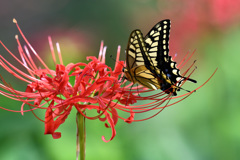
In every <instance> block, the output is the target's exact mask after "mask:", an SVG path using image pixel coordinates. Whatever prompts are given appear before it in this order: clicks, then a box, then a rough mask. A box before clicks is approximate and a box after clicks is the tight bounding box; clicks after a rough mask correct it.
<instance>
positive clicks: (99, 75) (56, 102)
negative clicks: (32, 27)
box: [0, 20, 215, 142]
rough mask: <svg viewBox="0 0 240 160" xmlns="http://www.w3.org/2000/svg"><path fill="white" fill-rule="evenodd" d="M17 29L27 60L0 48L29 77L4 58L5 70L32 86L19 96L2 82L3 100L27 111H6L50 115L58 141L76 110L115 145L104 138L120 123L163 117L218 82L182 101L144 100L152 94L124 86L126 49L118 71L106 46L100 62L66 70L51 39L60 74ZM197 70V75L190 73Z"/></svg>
mask: <svg viewBox="0 0 240 160" xmlns="http://www.w3.org/2000/svg"><path fill="white" fill-rule="evenodd" d="M14 23H16V25H17V28H18V30H19V32H20V34H21V36H22V38H23V39H24V41H25V43H26V44H27V45H26V46H23V47H22V45H21V44H20V41H19V39H18V36H16V37H15V38H16V40H17V43H18V51H19V54H20V57H21V59H18V58H17V57H16V56H15V55H14V54H13V53H12V52H11V51H10V50H9V49H8V48H7V47H6V46H5V45H4V44H3V43H2V42H1V41H0V43H1V45H2V46H3V47H4V48H5V49H6V51H7V52H8V53H9V54H10V55H11V56H12V57H13V58H14V59H16V61H17V62H18V63H19V64H20V65H22V66H23V67H24V68H25V69H26V71H27V72H28V74H27V73H25V72H23V71H21V70H20V69H18V68H16V67H15V66H14V65H12V64H11V63H10V62H8V61H7V60H6V59H5V58H4V57H3V56H2V55H0V65H1V66H2V67H3V68H4V69H5V70H6V71H8V72H9V73H10V74H12V75H13V76H15V77H16V78H17V79H20V80H22V81H24V82H26V83H27V88H26V90H25V91H18V90H16V89H14V88H13V87H12V86H11V85H10V84H8V83H7V82H6V81H5V80H4V79H3V77H2V76H1V81H2V83H0V87H1V88H2V90H0V94H2V95H4V96H6V97H8V98H10V99H13V100H17V101H21V102H22V105H21V108H20V109H19V110H9V109H6V108H3V107H0V108H2V109H5V110H7V111H12V112H20V113H21V114H24V112H29V111H32V112H33V113H34V111H35V110H37V109H38V110H39V109H44V110H46V112H45V120H42V121H43V122H44V123H45V134H52V136H53V138H55V139H57V138H60V137H61V133H60V132H56V130H57V129H58V127H59V126H60V125H61V124H62V123H64V121H65V120H66V119H67V117H68V115H69V114H70V112H71V110H72V108H73V107H75V108H76V109H77V111H78V112H79V113H80V114H82V115H83V116H84V117H85V118H87V119H91V120H94V119H99V120H100V121H103V122H106V121H107V123H105V126H106V127H107V128H111V129H112V136H111V138H110V139H109V140H106V139H105V137H104V136H103V137H102V139H103V141H105V142H108V141H110V140H112V139H113V138H114V137H115V135H116V130H115V125H116V124H117V122H118V119H119V118H120V119H123V120H124V121H125V122H127V123H131V122H134V121H142V120H146V119H150V118H152V117H154V116H156V115H157V114H159V113H160V112H161V111H162V110H163V109H164V108H165V107H168V106H171V105H174V104H176V103H178V102H180V101H182V100H183V99H185V98H187V97H188V96H189V95H191V94H192V93H193V92H194V91H195V90H197V89H199V88H201V87H202V86H203V85H204V84H206V83H207V82H208V81H209V79H210V78H211V77H212V76H213V75H212V76H211V77H210V78H209V79H208V80H207V81H206V82H205V83H204V84H203V85H201V86H200V87H198V88H196V89H195V90H193V91H191V92H188V93H186V94H183V95H180V96H175V97H172V95H171V94H166V92H165V91H161V92H159V93H157V94H152V95H148V96H145V97H143V96H139V93H143V94H145V93H148V94H149V92H151V91H152V90H150V89H148V88H144V87H142V86H137V87H132V84H131V83H130V84H127V82H126V80H125V81H124V82H121V80H119V78H120V77H121V76H123V75H122V74H123V72H122V69H123V66H124V62H123V61H119V56H120V47H119V48H118V52H117V59H116V64H115V68H114V70H112V69H111V68H110V67H108V66H107V65H106V64H105V53H106V47H104V46H103V43H101V47H100V52H99V57H98V58H96V57H92V56H91V57H87V60H90V62H89V63H88V64H86V63H81V62H79V63H76V64H73V63H70V64H68V65H66V66H65V65H63V61H62V58H61V52H60V47H59V44H58V43H57V51H58V57H59V61H60V64H57V62H56V61H57V60H56V57H55V53H54V47H53V44H52V40H51V38H50V37H49V38H48V40H49V44H50V49H51V53H52V58H53V61H54V63H55V66H56V69H55V70H52V69H49V68H48V66H47V65H46V64H45V63H44V61H43V60H42V59H41V58H40V57H39V55H38V54H37V52H36V51H35V50H34V49H33V47H32V46H31V45H30V43H29V42H28V40H27V39H26V37H25V36H24V35H23V33H22V31H21V29H20V28H19V26H18V24H17V22H16V20H14ZM32 55H34V56H36V58H37V59H38V61H39V62H40V63H41V64H42V65H43V66H44V68H43V69H41V68H38V67H37V65H36V62H34V61H33V58H32ZM192 55H193V54H192ZM192 55H191V56H192ZM191 56H189V58H188V59H187V60H185V59H186V58H184V59H183V61H182V62H181V63H180V65H179V66H178V68H182V67H183V66H184V65H185V64H186V63H187V62H188V61H189V59H190V58H191ZM193 66H194V63H193V64H192V65H191V66H190V67H189V68H188V69H187V70H186V71H185V72H184V73H183V74H182V75H183V76H185V77H190V75H191V74H192V73H193V72H194V70H195V69H192V67H193ZM191 69H192V71H190V70H191ZM214 73H215V72H214ZM70 77H71V78H73V79H74V82H73V83H71V82H70V80H69V79H70ZM186 80H187V79H185V80H184V81H183V83H182V84H181V86H182V85H183V84H184V83H185V81H186ZM172 99H176V101H174V102H173V103H170V100H172ZM144 100H151V102H150V103H149V102H147V103H145V104H142V105H135V106H133V105H130V104H134V103H136V102H139V101H144ZM26 105H27V106H29V107H30V109H25V106H26ZM87 110H96V111H97V113H96V115H95V116H87V115H86V111H87ZM151 110H156V113H155V114H153V115H152V116H150V117H147V118H143V119H139V120H135V119H134V115H135V114H136V113H143V112H147V111H151ZM119 111H124V112H128V113H129V114H130V116H129V117H127V118H124V117H121V116H119ZM34 115H35V113H34ZM35 116H36V115H35ZM36 117H37V116H36ZM37 118H39V117H37ZM39 119H40V118H39Z"/></svg>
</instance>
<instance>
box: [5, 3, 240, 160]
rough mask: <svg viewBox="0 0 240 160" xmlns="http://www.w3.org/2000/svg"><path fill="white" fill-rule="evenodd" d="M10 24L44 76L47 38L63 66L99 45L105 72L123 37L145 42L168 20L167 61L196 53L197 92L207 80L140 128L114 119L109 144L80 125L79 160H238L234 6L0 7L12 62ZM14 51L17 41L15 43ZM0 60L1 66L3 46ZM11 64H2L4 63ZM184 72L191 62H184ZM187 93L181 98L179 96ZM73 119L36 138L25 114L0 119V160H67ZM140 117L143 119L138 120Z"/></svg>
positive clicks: (238, 29)
mask: <svg viewBox="0 0 240 160" xmlns="http://www.w3.org/2000/svg"><path fill="white" fill-rule="evenodd" d="M13 18H16V19H17V20H18V23H19V25H20V27H21V29H22V30H23V32H24V34H25V36H26V37H27V38H28V39H29V41H30V43H31V44H32V46H33V47H34V48H35V49H36V51H37V52H38V54H39V55H40V56H41V57H42V58H43V59H44V60H45V61H46V63H47V64H48V65H49V66H50V67H53V63H52V61H51V58H50V49H49V45H48V40H47V36H49V35H50V36H51V37H52V39H53V42H54V43H56V42H59V43H60V47H61V51H62V55H63V58H64V63H65V64H67V63H70V62H73V63H76V62H86V59H85V57H86V56H88V55H94V56H97V55H98V51H99V46H100V41H101V40H104V43H105V45H107V47H108V49H107V58H108V60H107V64H108V65H110V66H112V67H113V66H114V63H115V62H114V61H113V60H111V59H110V55H113V56H115V55H116V51H117V46H118V45H121V47H122V50H121V60H124V59H125V54H124V50H125V48H126V45H127V42H128V38H129V35H130V33H131V31H132V30H134V29H141V30H142V32H143V33H144V34H146V33H148V31H149V30H150V29H151V28H152V27H153V26H154V25H155V24H156V23H157V22H159V21H160V20H163V19H171V21H172V26H171V36H170V55H174V54H175V53H177V56H178V58H177V59H176V60H177V61H178V62H179V61H180V60H181V58H182V57H183V56H184V55H185V54H186V53H187V52H188V51H189V52H193V51H194V50H195V49H196V52H195V55H194V56H193V58H192V61H193V60H197V63H196V65H197V70H196V71H195V73H194V74H193V75H192V78H193V79H196V80H197V81H198V83H197V84H191V83H189V84H185V87H184V88H185V89H188V90H191V89H194V88H197V87H198V86H200V85H201V84H203V83H204V82H205V81H206V80H207V79H208V78H209V77H210V76H211V74H212V73H213V72H214V70H215V69H216V68H217V67H218V71H217V73H216V74H215V75H214V77H213V78H212V79H211V80H210V81H209V82H208V83H207V84H206V85H205V86H204V87H202V88H201V89H200V90H198V91H197V92H196V93H194V94H192V95H191V96H190V97H189V98H187V99H186V100H184V101H182V102H181V103H178V104H176V105H174V106H172V107H169V108H167V109H165V110H164V111H163V112H162V113H161V114H159V115H158V116H157V117H154V118H152V119H150V120H147V121H142V122H136V123H132V124H127V123H124V122H122V121H121V120H120V121H119V122H118V124H117V126H116V131H117V135H116V137H115V138H114V139H113V140H112V141H111V142H109V143H105V142H103V141H102V140H101V136H102V135H105V136H106V138H107V139H108V137H110V135H111V130H110V129H106V128H105V127H104V123H102V122H99V121H90V120H87V150H86V158H87V160H96V159H97V160H103V159H106V160H110V159H114V160H123V159H124V160H149V159H151V160H160V159H162V160H182V159H184V160H203V159H204V160H225V159H231V160H235V159H240V152H239V150H240V129H239V122H240V108H239V106H238V105H239V102H240V101H239V95H240V91H239V88H240V83H239V78H240V75H239V68H240V63H239V58H240V45H239V44H240V0H194V1H192V0H182V1H178V0H121V1H110V0H101V1H93V0H88V1H83V0H68V1H67V0H65V1H61V0H58V1H57V0H48V1H36V0H31V1H30V0H27V1H24V2H20V1H18V0H12V1H4V2H3V1H1V2H0V21H1V23H0V40H2V41H3V43H4V44H5V45H6V46H7V47H8V48H10V49H11V51H12V52H14V53H16V54H18V53H17V44H16V41H15V38H14V36H15V34H19V33H18V31H17V29H16V26H15V24H13V23H12V19H13ZM22 42H23V41H22ZM0 54H1V55H3V56H4V57H6V58H8V54H7V52H6V51H5V49H4V48H3V47H0ZM11 60H12V58H10V57H9V61H11ZM190 63H191V62H190ZM0 73H1V75H2V76H3V77H4V78H5V79H6V80H9V82H10V83H11V84H12V85H13V86H15V87H16V88H17V89H20V90H23V91H24V90H25V87H26V86H24V85H22V84H21V83H19V80H17V79H12V78H11V77H10V76H9V74H7V73H6V72H5V71H3V68H0ZM184 93H186V92H184V91H181V93H180V94H184ZM20 105H21V103H18V102H14V101H11V100H10V101H9V100H8V99H6V98H5V97H3V96H1V97H0V106H1V107H5V108H8V107H12V108H15V109H16V110H19V109H20ZM75 115H76V110H75V109H74V110H73V111H72V113H71V115H70V117H69V118H68V119H67V120H66V122H65V123H64V124H62V126H61V127H60V128H59V129H58V130H57V131H60V132H62V138H60V139H57V140H54V139H52V137H51V135H44V123H42V122H40V121H39V120H38V119H36V118H35V117H34V115H33V114H32V113H30V112H29V113H26V114H24V116H22V115H21V114H20V113H12V112H7V111H5V110H0V160H32V159H35V160H66V159H75V157H76V156H75V153H76V148H75V147H76V136H75V135H76V124H75ZM143 116H144V115H143Z"/></svg>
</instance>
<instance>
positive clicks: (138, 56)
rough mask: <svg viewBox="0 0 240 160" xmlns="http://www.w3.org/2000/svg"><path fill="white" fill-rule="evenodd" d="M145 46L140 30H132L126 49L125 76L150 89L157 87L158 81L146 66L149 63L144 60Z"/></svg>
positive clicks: (158, 86)
mask: <svg viewBox="0 0 240 160" xmlns="http://www.w3.org/2000/svg"><path fill="white" fill-rule="evenodd" d="M147 55H148V54H147V51H146V46H145V42H144V38H143V35H142V32H141V31H140V30H134V31H133V32H132V33H131V35H130V38H129V41H128V46H127V49H126V69H125V70H124V73H125V76H126V78H127V79H128V80H129V81H132V82H133V83H136V82H137V83H139V84H141V85H143V86H145V87H147V88H150V89H159V88H160V83H159V81H158V79H157V78H156V76H155V75H154V74H153V73H152V72H151V71H150V70H149V69H148V68H147V67H146V66H147V65H151V64H150V62H146V59H148V58H149V57H147Z"/></svg>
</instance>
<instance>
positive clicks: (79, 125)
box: [76, 112, 86, 160]
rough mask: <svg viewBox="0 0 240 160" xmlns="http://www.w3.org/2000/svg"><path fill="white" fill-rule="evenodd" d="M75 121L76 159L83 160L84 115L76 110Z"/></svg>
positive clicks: (84, 140) (84, 144)
mask: <svg viewBox="0 0 240 160" xmlns="http://www.w3.org/2000/svg"><path fill="white" fill-rule="evenodd" d="M76 121H77V160H85V155H86V154H85V153H86V127H85V117H84V116H83V115H81V114H80V113H79V112H77V117H76ZM78 158H80V159H78Z"/></svg>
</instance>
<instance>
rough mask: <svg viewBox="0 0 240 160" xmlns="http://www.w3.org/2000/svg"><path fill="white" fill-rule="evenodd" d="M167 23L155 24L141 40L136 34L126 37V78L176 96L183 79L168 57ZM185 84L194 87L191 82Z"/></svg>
mask: <svg viewBox="0 0 240 160" xmlns="http://www.w3.org/2000/svg"><path fill="white" fill-rule="evenodd" d="M170 26H171V23H170V20H163V21H160V22H159V23H157V24H156V25H155V26H154V27H153V28H152V29H151V30H150V31H149V33H148V34H147V35H146V36H145V37H143V35H142V32H141V31H140V30H134V31H133V32H132V33H131V34H130V38H129V41H128V45H127V49H126V68H125V69H124V73H125V76H126V78H127V79H128V80H129V81H131V82H133V83H139V84H141V85H143V86H145V87H147V88H150V89H155V90H157V89H161V90H163V91H164V92H166V93H172V94H173V95H177V93H176V92H177V91H178V90H180V84H181V83H182V81H183V80H184V79H186V78H185V77H182V76H181V75H180V71H179V69H178V68H176V62H174V61H173V60H172V57H171V56H169V33H170ZM187 80H189V81H192V82H194V83H196V81H195V80H193V79H190V78H188V79H187Z"/></svg>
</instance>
